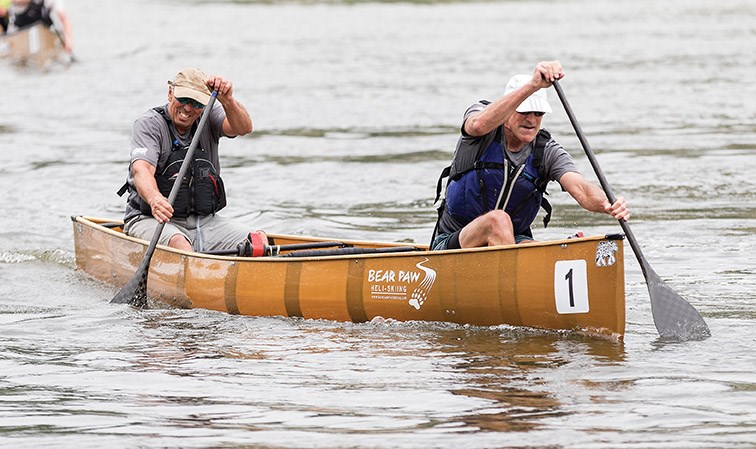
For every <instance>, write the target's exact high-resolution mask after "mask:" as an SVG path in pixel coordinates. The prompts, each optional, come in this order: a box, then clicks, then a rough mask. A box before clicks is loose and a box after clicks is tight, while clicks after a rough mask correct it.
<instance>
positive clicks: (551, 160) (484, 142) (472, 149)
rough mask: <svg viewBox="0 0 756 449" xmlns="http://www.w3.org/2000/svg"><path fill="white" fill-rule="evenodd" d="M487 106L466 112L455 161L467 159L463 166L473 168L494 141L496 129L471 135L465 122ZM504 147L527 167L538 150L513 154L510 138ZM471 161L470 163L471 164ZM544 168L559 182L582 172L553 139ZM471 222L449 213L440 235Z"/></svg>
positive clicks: (479, 105)
mask: <svg viewBox="0 0 756 449" xmlns="http://www.w3.org/2000/svg"><path fill="white" fill-rule="evenodd" d="M485 107H486V106H485V105H484V104H483V103H475V104H473V105H472V106H470V107H469V108H468V109H467V111H465V116H464V119H463V120H462V136H460V138H459V141H458V142H457V149H456V151H455V153H454V159H455V160H461V159H464V161H465V162H463V164H462V165H467V166H470V165H471V164H472V163H473V162H474V161H475V157H476V155H478V154H482V153H483V152H484V151H485V148H482V147H483V146H486V147H487V146H488V145H490V144H491V142H493V139H494V135H495V134H496V130H495V129H494V130H493V131H491V132H490V133H488V134H486V135H485V136H470V135H467V133H465V125H464V123H465V121H467V119H468V118H469V117H470V115H472V114H473V113H475V112H478V111H481V110H483V108H485ZM501 145H502V147H503V148H504V149H505V150H506V152H507V157H509V160H510V161H512V163H514V164H515V165H521V164H524V163H525V161H527V159H528V156H530V153H532V152H533V148H535V140H533V142H530V143H528V144H527V145H525V147H524V148H523V149H522V150H520V151H517V152H512V151H509V150H508V149H507V139H506V138H504V137H503V136H502V139H501ZM468 162H469V164H468ZM543 166H544V169H545V172H546V176H547V177H548V179H549V180H550V181H557V182H558V181H559V179H560V178H561V177H562V175H564V174H565V173H568V172H575V173H580V172H579V171H578V169H577V167H576V166H575V161H574V160H573V159H572V156H570V154H569V153H567V151H566V150H565V149H564V148H563V147H562V146H561V145H560V144H559V143H558V142H557V141H555V140H554V139H553V138H552V139H550V140H549V141H548V142H547V143H546V146H545V148H544V151H543ZM465 225H467V223H461V222H459V221H458V220H456V219H455V218H454V217H452V216H451V215H450V214H449V213H445V214H443V215H442V217H441V221H440V222H439V232H441V233H450V232H455V231H458V230H460V229H462V228H463V227H464V226H465Z"/></svg>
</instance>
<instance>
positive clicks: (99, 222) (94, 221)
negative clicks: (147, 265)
mask: <svg viewBox="0 0 756 449" xmlns="http://www.w3.org/2000/svg"><path fill="white" fill-rule="evenodd" d="M71 220H72V221H73V222H75V223H79V224H82V225H87V226H93V227H98V228H102V229H101V231H103V232H106V233H108V234H110V235H113V236H116V237H118V238H121V239H125V240H129V241H132V242H134V243H141V244H143V245H144V246H145V247H146V246H147V245H148V244H149V242H148V241H146V240H142V239H138V238H135V237H131V236H128V235H126V234H124V233H123V232H119V231H116V230H114V229H113V228H117V227H121V226H123V220H109V219H104V218H99V217H92V216H85V215H73V216H71ZM106 224H107V225H110V226H105V225H106ZM267 236H268V237H269V238H273V239H274V240H295V241H302V242H334V241H338V242H341V243H344V244H346V245H349V246H353V247H385V248H393V247H402V246H414V247H415V248H417V251H407V252H394V253H391V252H386V253H365V254H339V255H327V256H306V257H297V258H296V260H297V261H302V262H305V261H314V260H322V259H327V260H333V259H339V258H341V259H362V258H383V257H413V256H417V254H418V253H423V252H425V253H428V252H429V251H428V245H413V244H408V243H397V242H378V241H365V240H350V239H334V238H326V237H314V236H308V235H293V234H267ZM601 240H624V234H605V235H594V236H586V237H573V238H564V239H558V240H544V241H534V242H531V243H519V244H514V245H500V246H487V247H477V248H461V249H446V250H440V251H432V253H433V254H438V255H442V254H444V255H448V254H468V253H481V254H483V253H487V252H493V251H503V250H518V249H522V248H525V247H548V246H553V245H568V244H574V243H577V242H586V241H601ZM157 248H158V249H160V250H161V251H167V252H172V253H177V254H181V255H183V256H187V257H193V258H202V259H216V260H228V261H239V260H243V261H256V260H260V261H265V262H273V261H278V262H291V261H292V259H291V258H288V257H285V258H281V257H279V256H260V257H248V256H233V255H217V254H206V253H198V252H194V251H184V250H180V249H177V248H172V247H169V246H164V245H158V246H157Z"/></svg>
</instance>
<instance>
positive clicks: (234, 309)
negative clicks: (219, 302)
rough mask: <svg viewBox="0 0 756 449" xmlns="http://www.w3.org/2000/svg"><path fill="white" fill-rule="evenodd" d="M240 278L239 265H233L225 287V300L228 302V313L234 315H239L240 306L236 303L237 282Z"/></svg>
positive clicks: (229, 270)
mask: <svg viewBox="0 0 756 449" xmlns="http://www.w3.org/2000/svg"><path fill="white" fill-rule="evenodd" d="M238 277H239V264H237V263H234V264H231V266H230V267H229V269H228V273H227V275H226V283H225V285H224V286H223V299H225V301H226V311H227V312H228V313H232V314H234V315H239V304H238V303H237V302H236V281H237V279H238Z"/></svg>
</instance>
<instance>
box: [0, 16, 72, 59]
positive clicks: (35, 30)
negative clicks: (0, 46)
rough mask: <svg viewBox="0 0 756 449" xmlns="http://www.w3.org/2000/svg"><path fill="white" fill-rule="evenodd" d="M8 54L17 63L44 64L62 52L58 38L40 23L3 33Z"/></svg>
mask: <svg viewBox="0 0 756 449" xmlns="http://www.w3.org/2000/svg"><path fill="white" fill-rule="evenodd" d="M5 41H6V43H7V46H8V56H9V57H10V58H11V60H12V61H13V62H15V63H17V64H32V65H36V66H44V65H46V64H47V63H49V62H51V61H53V60H55V59H57V58H59V57H60V56H61V55H62V54H63V49H62V46H61V43H60V39H59V38H58V36H56V35H55V33H53V32H52V31H50V29H48V28H47V27H45V26H44V25H42V24H41V23H37V24H34V25H32V26H30V27H27V28H24V29H22V30H19V31H18V32H16V33H13V34H7V35H5Z"/></svg>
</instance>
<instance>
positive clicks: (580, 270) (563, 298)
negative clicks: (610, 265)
mask: <svg viewBox="0 0 756 449" xmlns="http://www.w3.org/2000/svg"><path fill="white" fill-rule="evenodd" d="M554 298H555V299H556V309H557V313H560V314H565V313H588V311H589V310H590V307H589V306H588V275H587V269H586V264H585V260H582V259H581V260H560V261H558V262H557V263H556V264H555V265H554Z"/></svg>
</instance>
